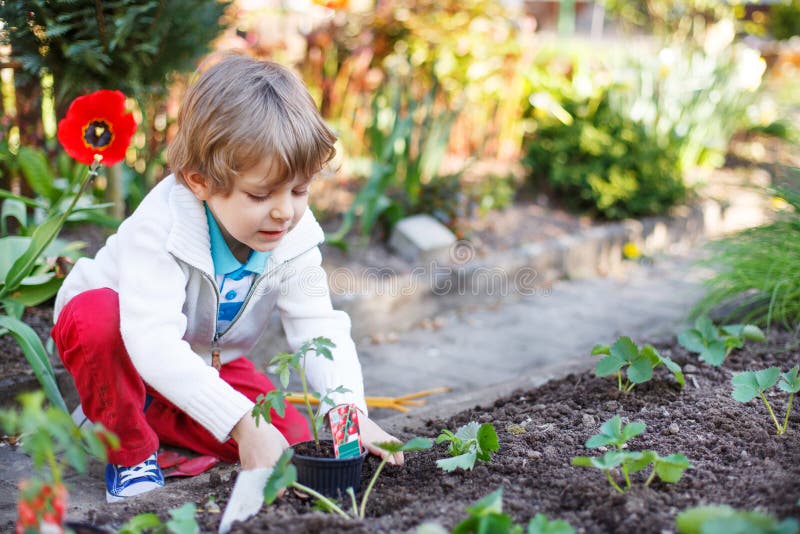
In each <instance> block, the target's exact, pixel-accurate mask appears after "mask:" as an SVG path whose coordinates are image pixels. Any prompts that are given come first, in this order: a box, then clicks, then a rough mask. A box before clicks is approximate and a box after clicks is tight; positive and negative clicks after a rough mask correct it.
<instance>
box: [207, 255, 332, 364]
mask: <svg viewBox="0 0 800 534" xmlns="http://www.w3.org/2000/svg"><path fill="white" fill-rule="evenodd" d="M323 242H324V241H323ZM321 244H322V242H321V243H317V244H316V245H314V246H313V247H310V248H307V249H306V250H304V251H303V252H301V253H300V254H297V255H295V256H293V257H291V258H289V259H288V260H284V261H283V262H281V263H280V264H279V265H276V266H275V267H274V268H272V269H271V270H270V271H268V272H266V273H264V274H262V275H261V276H259V277H258V278H257V279H256V280H254V281H253V284H252V285H251V286H250V290H249V291H248V292H247V295H246V296H245V298H244V301H243V302H242V307H241V308H239V311H238V312H236V315H234V316H233V319H231V322H230V323H228V327H227V328H225V330H223V331H222V332H217V324H218V320H219V301H220V294H219V289H217V282H216V280H214V278H213V277H211V276H209V275H208V274H207V273H206V272H204V271H200V272H201V273H202V274H203V276H205V277H206V278H207V279H208V280H209V281H210V282H211V285H212V286H213V288H214V295H215V296H216V297H217V305H216V309H217V313H216V314H214V337H213V338H212V340H211V365H212V366H213V367H214V369H216V370H217V371H219V370H220V368H221V367H222V362H221V361H220V349H219V341H220V339H221V338H222V336H224V335H225V334H226V333H227V332H228V330H230V329H231V327H232V326H233V325H234V324H235V323H236V321H237V320H238V319H239V317H240V316H241V315H242V312H243V311H244V309H245V307H247V304H248V303H249V302H250V299H251V298H252V297H253V294H254V293H255V289H256V287H257V286H258V285H259V284H260V283H261V282H262V281H264V280H266V279H267V278H269V277H271V276H272V275H273V274H274V273H276V272H277V271H278V270H279V269H281V268H283V267H284V266H285V265H286V264H287V263H289V262H291V261H294V260H296V259H297V258H299V257H300V256H302V255H303V254H305V253H306V252H308V251H310V250H313V249H314V248H316V247H318V246H320V245H321Z"/></svg>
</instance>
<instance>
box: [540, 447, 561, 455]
mask: <svg viewBox="0 0 800 534" xmlns="http://www.w3.org/2000/svg"><path fill="white" fill-rule="evenodd" d="M542 453H544V455H545V456H547V457H548V458H551V457H553V456H555V455H556V454H558V449H556V448H555V447H553V446H552V445H547V446H545V448H544V449H542Z"/></svg>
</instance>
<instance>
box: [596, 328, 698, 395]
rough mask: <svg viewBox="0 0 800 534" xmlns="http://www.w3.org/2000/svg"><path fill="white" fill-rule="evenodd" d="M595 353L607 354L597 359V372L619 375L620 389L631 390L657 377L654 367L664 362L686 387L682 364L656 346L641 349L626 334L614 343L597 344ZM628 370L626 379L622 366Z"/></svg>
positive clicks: (603, 375)
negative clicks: (623, 377) (623, 376)
mask: <svg viewBox="0 0 800 534" xmlns="http://www.w3.org/2000/svg"><path fill="white" fill-rule="evenodd" d="M592 355H595V356H596V355H603V358H602V359H601V360H600V361H599V362H597V366H596V367H595V375H597V376H599V377H605V376H611V375H616V376H617V388H618V389H619V390H620V391H624V392H626V393H628V392H630V391H631V390H632V389H633V388H634V387H635V386H636V384H641V383H643V382H647V381H648V380H650V379H651V378H653V370H654V369H655V368H656V367H658V366H660V365H663V366H664V367H666V368H667V369H668V370H669V371H670V372H671V373H672V374H673V376H674V377H675V380H677V381H678V384H680V386H681V387H683V384H684V379H683V372H681V366H680V365H678V364H677V363H675V362H674V361H672V359H671V358H668V357H667V356H662V355H661V354H659V353H658V351H657V350H656V349H655V347H653V346H652V345H645V346H644V347H642V348H641V349H640V348H639V347H638V346H637V345H636V343H634V342H633V341H631V338H629V337H627V336H622V337H620V338H619V339H617V341H616V342H615V343H614V344H613V345H611V346H608V345H595V346H594V348H593V349H592ZM623 367H627V369H626V370H625V381H624V382H623V380H622V369H623Z"/></svg>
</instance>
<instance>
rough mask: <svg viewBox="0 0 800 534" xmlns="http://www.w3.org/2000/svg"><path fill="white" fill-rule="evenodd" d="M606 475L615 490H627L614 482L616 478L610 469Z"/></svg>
mask: <svg viewBox="0 0 800 534" xmlns="http://www.w3.org/2000/svg"><path fill="white" fill-rule="evenodd" d="M606 477H607V478H608V481H609V482H610V483H611V485H612V486H613V487H614V489H615V490H617V491H618V492H620V493H625V491H623V489H622V488H620V487H619V485H617V483H616V482H614V478H613V477H612V476H611V470H610V469H606Z"/></svg>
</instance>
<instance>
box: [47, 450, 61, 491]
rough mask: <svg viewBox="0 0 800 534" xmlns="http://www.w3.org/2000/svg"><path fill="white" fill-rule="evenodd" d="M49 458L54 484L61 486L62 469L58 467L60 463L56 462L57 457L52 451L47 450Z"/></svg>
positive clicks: (48, 462)
mask: <svg viewBox="0 0 800 534" xmlns="http://www.w3.org/2000/svg"><path fill="white" fill-rule="evenodd" d="M45 454H46V456H47V464H48V465H49V466H50V473H52V475H53V484H54V485H56V486H60V485H61V469H59V467H58V463H57V462H56V455H55V454H53V451H52V450H47V451H46V452H45Z"/></svg>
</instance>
